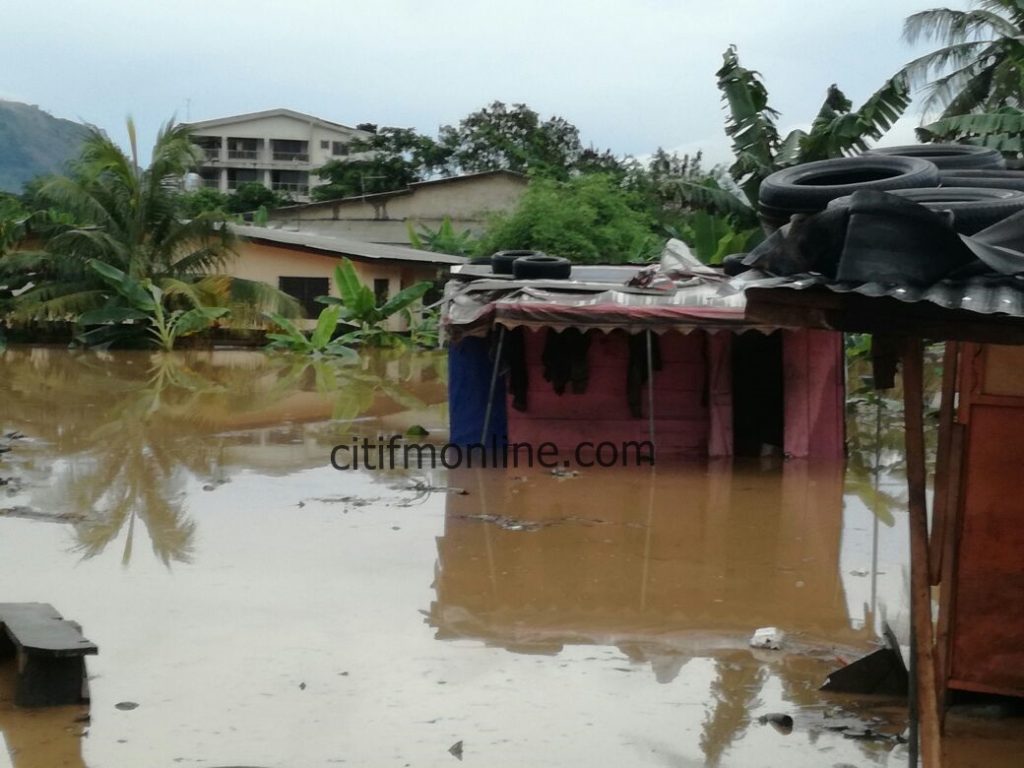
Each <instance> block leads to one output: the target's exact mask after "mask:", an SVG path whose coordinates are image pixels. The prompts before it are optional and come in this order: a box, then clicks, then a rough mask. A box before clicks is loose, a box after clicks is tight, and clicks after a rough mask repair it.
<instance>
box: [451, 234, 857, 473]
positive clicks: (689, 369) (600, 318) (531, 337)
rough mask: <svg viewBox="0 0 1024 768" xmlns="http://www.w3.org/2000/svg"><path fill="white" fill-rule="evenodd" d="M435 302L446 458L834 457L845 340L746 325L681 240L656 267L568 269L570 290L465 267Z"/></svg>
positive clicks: (714, 274)
mask: <svg viewBox="0 0 1024 768" xmlns="http://www.w3.org/2000/svg"><path fill="white" fill-rule="evenodd" d="M447 298H448V303H447V310H446V316H445V326H444V327H445V329H446V331H447V333H448V334H449V337H450V339H451V345H450V351H449V402H450V405H451V408H450V410H449V415H450V421H451V439H452V442H453V443H455V444H457V445H461V446H472V445H475V444H482V445H483V446H484V447H485V448H487V449H489V450H492V451H493V450H494V449H495V448H497V449H498V450H499V451H501V450H505V448H506V447H508V446H513V447H514V446H524V447H528V446H533V447H534V448H536V447H537V446H540V445H542V444H551V445H552V446H553V447H554V448H556V449H557V450H558V451H559V452H565V453H566V454H567V455H569V456H571V454H572V452H573V451H574V450H575V448H576V447H579V446H582V445H585V444H589V445H590V446H591V448H590V449H589V450H590V451H591V453H593V452H594V451H595V450H596V449H597V446H598V445H599V444H608V445H617V446H620V447H622V446H631V445H641V446H647V447H648V449H649V453H652V454H655V455H656V456H657V457H664V458H669V457H690V458H699V457H704V458H706V457H709V456H711V457H718V456H734V455H743V456H761V455H765V454H775V455H778V456H781V455H788V456H792V457H814V458H821V459H840V460H841V459H842V458H843V456H844V450H845V446H844V443H845V431H844V391H845V381H844V366H843V352H842V335H841V334H838V333H834V332H829V331H813V330H805V329H802V328H799V327H796V326H795V325H794V326H787V325H785V324H779V323H758V322H751V321H750V320H749V319H748V318H747V316H746V299H745V296H744V285H743V283H742V281H740V282H735V281H733V280H730V279H729V278H728V277H727V276H726V275H724V274H723V273H722V271H721V270H720V269H714V268H710V267H707V266H705V265H703V264H700V262H698V261H697V260H696V259H695V258H693V257H692V256H690V254H689V251H688V249H686V246H684V245H683V244H682V243H679V242H678V241H671V242H670V246H669V247H668V248H667V249H666V252H665V254H664V255H663V256H662V261H661V263H660V264H658V265H653V266H650V267H644V266H642V265H639V266H587V265H579V266H577V265H574V266H572V270H571V274H570V275H569V277H568V278H567V279H529V280H524V279H515V278H514V277H513V276H512V275H503V274H496V273H495V272H494V271H493V270H492V267H491V266H486V265H466V266H462V267H458V268H455V269H453V271H452V280H451V281H450V282H449V284H448V287H447ZM513 450H514V448H513ZM577 458H579V457H573V458H571V460H572V461H575V460H576V459H577ZM598 458H600V457H598V456H591V455H588V456H586V457H583V459H584V460H585V461H591V460H596V459H598Z"/></svg>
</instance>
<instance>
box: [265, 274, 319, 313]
mask: <svg viewBox="0 0 1024 768" xmlns="http://www.w3.org/2000/svg"><path fill="white" fill-rule="evenodd" d="M277 287H278V288H280V289H281V290H282V291H284V292H285V293H287V294H288V295H289V296H291V297H292V298H294V299H298V301H299V303H300V304H302V307H303V309H305V311H306V316H307V317H316V316H317V315H319V314H320V310H321V309H323V308H324V305H323V304H321V303H319V302H318V301H317V300H316V297H317V296H326V295H327V294H328V293H330V289H331V287H330V284H329V283H328V280H327V278H326V277H279V278H277Z"/></svg>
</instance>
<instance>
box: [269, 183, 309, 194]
mask: <svg viewBox="0 0 1024 768" xmlns="http://www.w3.org/2000/svg"><path fill="white" fill-rule="evenodd" d="M270 186H271V188H272V189H273V190H274V191H275V192H292V193H294V194H297V195H308V194H309V184H291V183H289V182H287V181H275V182H274V183H273V184H271V185H270Z"/></svg>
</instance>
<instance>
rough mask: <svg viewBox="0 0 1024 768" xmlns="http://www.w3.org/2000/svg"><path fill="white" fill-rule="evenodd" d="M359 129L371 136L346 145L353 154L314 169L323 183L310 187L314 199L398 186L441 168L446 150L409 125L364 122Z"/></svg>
mask: <svg viewBox="0 0 1024 768" xmlns="http://www.w3.org/2000/svg"><path fill="white" fill-rule="evenodd" d="M362 129H364V130H367V131H368V132H370V133H372V136H371V137H370V138H369V139H358V140H356V141H354V142H352V143H351V144H350V145H349V149H350V151H352V152H354V153H356V154H355V155H354V156H350V157H347V158H337V159H334V160H331V161H330V162H328V163H326V164H324V165H323V166H321V167H320V168H318V169H317V171H316V173H317V175H318V176H319V177H320V179H321V180H323V181H326V182H327V183H326V184H322V185H320V186H317V187H314V188H313V189H312V191H311V195H312V197H313V199H314V200H335V199H338V198H342V197H354V196H357V195H370V194H374V193H377V192H389V191H391V190H395V189H402V188H403V187H406V186H408V185H409V184H412V183H413V182H416V181H422V180H424V179H425V178H427V177H428V176H430V175H431V174H433V173H434V172H436V171H438V170H440V169H442V168H444V167H445V165H446V163H447V161H448V157H449V155H450V153H449V152H448V151H447V150H446V149H445V148H443V147H441V146H439V145H438V143H437V142H436V141H434V140H433V139H432V138H430V137H429V136H425V135H423V134H420V133H417V132H416V131H415V130H413V129H411V128H395V127H388V126H386V127H384V128H379V129H378V128H377V126H375V125H372V124H368V123H364V124H362Z"/></svg>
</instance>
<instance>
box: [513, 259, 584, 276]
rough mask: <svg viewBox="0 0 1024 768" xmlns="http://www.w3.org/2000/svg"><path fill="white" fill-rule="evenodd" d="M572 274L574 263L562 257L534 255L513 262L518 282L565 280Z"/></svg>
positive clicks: (514, 273)
mask: <svg viewBox="0 0 1024 768" xmlns="http://www.w3.org/2000/svg"><path fill="white" fill-rule="evenodd" d="M571 274H572V262H571V261H569V260H568V259H563V258H562V257H561V256H548V255H547V254H544V253H534V254H531V255H528V256H520V257H519V258H518V259H516V260H515V261H514V262H512V275H513V276H514V277H515V278H516V280H565V279H566V278H568V277H569V275H571Z"/></svg>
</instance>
